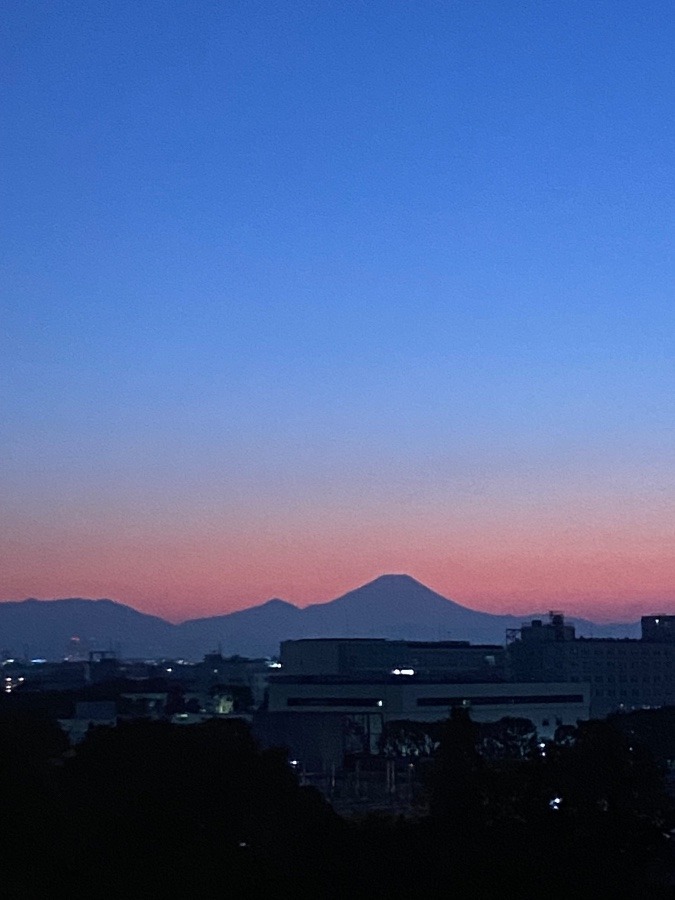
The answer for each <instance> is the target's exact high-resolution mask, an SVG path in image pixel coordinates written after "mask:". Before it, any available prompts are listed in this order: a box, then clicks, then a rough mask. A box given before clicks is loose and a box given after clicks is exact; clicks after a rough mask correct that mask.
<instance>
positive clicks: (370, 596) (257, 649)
mask: <svg viewBox="0 0 675 900" xmlns="http://www.w3.org/2000/svg"><path fill="white" fill-rule="evenodd" d="M541 616H542V613H541V612H540V613H538V614H537V613H535V614H532V615H529V616H500V615H492V614H491V613H485V612H479V611H478V610H473V609H469V608H467V607H465V606H461V605H460V604H458V603H455V602H454V601H452V600H448V599H447V598H446V597H442V596H441V595H440V594H437V593H435V592H434V591H432V590H430V589H429V588H428V587H425V585H423V584H421V583H420V582H419V581H416V580H415V579H414V578H411V577H410V576H409V575H383V576H381V577H380V578H376V579H375V580H374V581H371V582H369V583H368V584H365V585H363V586H362V587H359V588H356V590H353V591H349V593H347V594H344V595H343V596H341V597H337V598H336V599H334V600H331V601H329V602H327V603H317V604H314V605H313V606H308V607H306V608H305V609H300V608H298V607H297V606H294V605H293V604H292V603H287V602H285V601H284V600H279V599H274V600H269V601H267V603H263V604H261V605H260V606H254V607H251V608H249V609H244V610H240V611H238V612H234V613H229V614H227V615H222V616H210V617H208V618H202V619H190V620H188V621H186V622H183V623H182V624H180V625H173V624H171V623H170V622H166V621H165V620H164V619H160V618H158V617H157V616H149V615H146V614H145V613H141V612H138V611H137V610H135V609H132V608H131V607H128V606H125V605H124V604H122V603H116V602H114V601H112V600H82V599H67V600H32V599H31V600H22V601H7V602H3V603H0V650H3V651H9V652H10V653H11V655H15V656H26V655H29V656H31V657H45V658H47V659H61V658H63V656H64V655H65V654H66V652H67V647H68V642H69V641H70V639H71V638H72V637H73V636H74V635H77V636H78V637H79V638H80V640H81V642H82V644H83V645H84V646H86V647H88V648H89V649H92V650H108V649H112V650H116V651H117V653H118V654H120V655H121V656H125V657H132V658H145V657H147V658H153V657H160V656H166V657H172V658H176V657H182V658H185V659H195V660H197V659H201V658H202V656H203V655H204V654H205V653H208V652H210V651H212V650H216V649H220V650H221V651H222V653H223V654H225V655H231V654H235V653H238V654H240V655H242V656H272V655H275V654H277V653H278V651H279V643H280V642H281V641H282V640H285V639H288V638H302V637H384V638H392V639H407V640H431V641H434V640H467V641H471V642H472V643H489V644H502V643H504V638H505V634H506V629H507V628H518V627H519V626H520V625H521V624H522V623H523V622H527V621H528V620H529V619H531V618H537V617H541ZM569 621H570V623H572V624H574V625H575V626H576V628H577V634H579V635H583V636H595V637H600V636H603V637H638V636H639V624H638V623H632V624H616V625H598V624H595V623H593V622H589V621H587V620H584V619H570V620H569Z"/></svg>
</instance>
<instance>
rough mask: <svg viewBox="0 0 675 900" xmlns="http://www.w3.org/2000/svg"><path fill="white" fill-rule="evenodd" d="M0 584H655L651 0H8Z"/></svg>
mask: <svg viewBox="0 0 675 900" xmlns="http://www.w3.org/2000/svg"><path fill="white" fill-rule="evenodd" d="M3 19H4V25H3V32H2V36H1V37H0V41H1V44H2V46H1V47H0V51H1V52H0V58H1V60H2V63H1V68H2V83H3V90H2V95H1V99H0V117H1V120H2V122H3V126H2V133H3V134H2V151H1V153H2V157H1V165H0V179H1V190H2V197H1V199H0V203H1V208H2V211H3V212H2V216H1V225H0V227H1V229H2V230H1V239H0V240H1V251H2V260H1V262H2V267H1V268H2V274H0V304H1V307H0V309H1V328H0V345H1V346H0V379H1V381H0V383H1V384H2V392H1V403H2V410H1V416H0V426H1V430H2V433H1V446H0V466H1V469H2V482H1V485H0V491H1V493H0V519H1V525H2V532H1V536H0V598H2V599H21V598H23V597H26V596H37V597H45V598H47V597H57V596H87V597H101V596H106V597H112V598H113V599H117V600H120V601H122V602H125V603H129V604H130V605H132V606H135V607H136V608H138V609H142V610H144V611H147V612H153V613H157V614H159V615H163V616H166V617H167V618H171V619H173V620H181V619H184V618H188V617H192V616H196V615H208V614H213V613H219V612H229V611H231V610H234V609H237V608H241V607H245V606H249V605H252V604H254V603H259V602H262V601H264V600H266V599H268V598H269V597H271V596H281V597H283V598H285V599H287V600H290V601H292V602H295V603H297V604H299V605H305V604H307V603H310V602H317V601H322V600H327V599H331V598H332V597H334V596H337V595H338V594H340V593H343V592H345V591H346V590H349V589H351V588H353V587H356V586H357V585H358V584H360V583H363V582H364V581H367V580H369V579H371V578H374V577H376V576H377V575H379V574H382V573H385V572H407V573H409V574H411V575H413V576H414V577H416V578H418V579H419V580H420V581H423V582H425V583H426V584H428V585H429V586H430V587H432V588H434V589H435V590H438V591H439V592H440V593H442V594H444V595H445V596H449V597H452V598H453V599H455V600H457V601H458V602H460V603H464V604H465V605H469V606H473V607H475V608H479V609H484V610H488V611H492V612H515V613H523V614H526V613H529V612H534V611H541V610H545V609H548V608H549V607H551V606H555V607H559V608H561V609H563V610H565V611H566V612H567V613H569V614H581V615H586V616H589V617H594V618H597V619H598V620H602V619H605V620H608V619H614V620H618V619H622V618H635V617H636V616H638V615H640V614H641V613H646V612H659V611H670V612H674V611H675V541H674V538H675V298H674V294H673V285H674V284H675V279H674V274H675V273H674V268H675V267H674V265H673V260H674V254H673V241H672V234H673V222H674V221H675V209H674V206H675V203H674V202H673V201H674V197H675V177H674V172H675V165H674V163H675V159H674V155H675V154H674V149H673V148H674V146H675V126H674V124H673V123H674V117H673V110H674V109H675V64H674V57H673V53H672V46H673V39H674V38H675V6H674V5H673V3H672V2H671V0H650V2H649V3H644V2H643V0H594V2H592V3H589V2H588V0H566V2H559V3H555V2H547V0H538V2H526V0H518V2H517V3H515V2H514V3H504V2H503V0H454V2H453V0H350V2H338V0H304V2H303V0H283V2H270V0H259V2H257V0H227V2H222V0H217V2H216V0H213V2H211V0H199V2H197V0H75V2H65V0H35V2H31V3H26V2H25V0H5V3H4V4H3Z"/></svg>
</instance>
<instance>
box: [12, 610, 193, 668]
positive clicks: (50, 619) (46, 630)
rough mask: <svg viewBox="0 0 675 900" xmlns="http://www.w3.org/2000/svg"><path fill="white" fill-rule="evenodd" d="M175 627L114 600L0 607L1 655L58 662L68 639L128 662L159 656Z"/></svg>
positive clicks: (66, 648)
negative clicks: (139, 658)
mask: <svg viewBox="0 0 675 900" xmlns="http://www.w3.org/2000/svg"><path fill="white" fill-rule="evenodd" d="M174 627H175V626H173V625H171V624H170V623H169V622H165V621H164V619H160V618H158V617H157V616H149V615H147V614H146V613H141V612H138V610H135V609H132V608H131V607H130V606H125V605H124V604H123V603H117V602H115V601H114V600H83V599H81V598H79V597H78V598H75V597H71V598H68V599H66V600H34V599H30V600H22V601H7V602H2V603H0V650H1V651H2V653H3V655H4V654H5V653H6V652H9V653H10V655H12V656H29V657H31V658H36V657H44V658H46V659H62V658H63V657H64V656H65V655H66V654H67V652H68V645H69V642H70V640H71V638H73V637H75V636H76V637H78V638H79V639H80V642H81V645H82V647H83V648H87V649H89V650H116V651H117V652H120V653H124V655H125V656H130V657H136V656H138V657H143V656H148V657H154V656H160V655H162V653H163V652H164V651H163V648H164V647H165V646H167V644H168V643H169V642H170V640H171V635H172V629H173V628H174Z"/></svg>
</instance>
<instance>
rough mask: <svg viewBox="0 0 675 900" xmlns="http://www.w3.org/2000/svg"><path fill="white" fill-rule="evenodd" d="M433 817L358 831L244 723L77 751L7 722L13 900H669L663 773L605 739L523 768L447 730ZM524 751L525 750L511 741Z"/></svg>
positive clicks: (170, 731) (103, 736)
mask: <svg viewBox="0 0 675 900" xmlns="http://www.w3.org/2000/svg"><path fill="white" fill-rule="evenodd" d="M437 743H438V746H437V748H436V751H435V754H434V757H433V762H432V763H431V764H430V766H429V775H428V798H429V806H428V813H427V814H426V815H424V816H421V817H418V818H416V819H414V820H412V819H403V818H392V817H387V816H370V817H367V818H365V819H361V820H346V819H343V818H340V817H339V816H337V815H336V814H335V812H334V811H333V810H332V808H331V807H330V806H329V805H328V803H327V802H326V801H325V800H324V799H323V798H322V797H321V795H320V794H319V793H318V792H316V791H315V790H314V789H312V788H308V787H303V786H301V785H300V784H299V783H298V779H297V776H296V774H295V772H294V771H293V769H292V768H291V767H290V766H289V765H288V763H287V760H286V756H285V754H284V753H283V752H282V751H277V750H262V749H260V748H259V747H258V746H257V745H256V743H255V742H254V740H253V739H252V737H251V734H250V731H249V729H248V727H247V726H246V725H245V724H244V723H242V722H240V721H237V720H230V721H227V720H218V721H216V720H214V721H209V722H206V723H203V724H200V725H193V726H176V725H171V724H169V723H168V722H147V721H138V722H128V723H121V724H120V725H119V726H118V727H117V728H103V727H101V728H95V729H92V730H91V731H90V732H89V734H88V735H87V738H86V739H85V741H84V742H83V743H82V744H81V745H79V746H78V747H77V748H76V749H71V748H69V747H68V744H67V742H66V739H65V737H64V736H63V733H62V732H61V731H60V729H59V728H58V727H57V726H56V725H54V724H53V723H52V722H50V721H49V720H47V719H40V718H38V717H36V715H34V714H18V713H13V714H5V715H4V717H3V718H2V719H0V802H1V803H2V810H3V822H4V829H3V839H2V854H3V867H2V872H1V875H0V878H1V880H2V886H3V888H4V890H5V893H6V895H7V896H9V895H11V894H13V893H20V894H22V895H24V896H38V894H43V895H45V894H46V895H49V894H51V893H53V892H54V891H55V890H61V889H62V890H64V891H66V893H68V894H69V895H70V896H71V897H79V896H85V895H87V896H92V895H94V896H95V895H96V894H97V893H101V894H104V895H107V896H108V895H109V896H120V897H121V896H126V897H143V898H152V897H158V898H159V897H163V898H166V897H178V896H186V895H188V896H192V897H197V898H200V897H228V896H229V897H237V898H238V897H251V898H260V897H263V896H266V895H273V896H276V897H291V896H295V895H296V894H299V893H300V892H303V893H304V894H305V895H309V896H314V897H316V898H323V897H345V896H355V897H359V896H369V897H382V898H384V897H387V898H410V897H418V896H419V897H425V896H426V897H448V896H453V894H454V896H456V897H461V898H471V897H476V898H479V897H507V896H508V897H511V896H513V897H519V898H526V897H535V896H536V897H541V896H572V895H573V893H574V892H576V893H579V894H580V895H581V896H588V895H589V892H590V891H592V892H593V894H595V896H596V897H608V898H609V897H612V898H615V897H616V898H620V897H626V898H628V897H635V898H637V897H645V896H649V897H659V896H663V897H670V896H672V895H673V888H672V885H671V883H670V871H671V867H672V857H671V851H670V843H671V841H670V838H669V837H667V835H668V834H669V831H670V828H671V827H672V812H671V806H670V802H669V800H668V796H667V793H666V791H665V787H664V778H663V771H662V769H661V768H660V767H659V766H658V765H657V764H656V763H655V762H654V761H653V758H652V757H651V756H650V754H649V753H648V752H647V751H646V750H645V749H643V748H642V746H640V745H638V744H636V743H634V742H632V738H631V737H630V736H629V735H626V734H622V733H621V732H620V731H619V730H617V729H616V728H614V727H613V726H611V725H610V724H608V723H604V722H589V723H585V724H583V725H581V726H580V727H579V729H577V730H576V731H574V732H573V733H572V732H571V731H570V730H567V731H566V732H564V733H560V734H559V735H558V739H557V740H556V741H550V742H548V743H547V744H546V745H545V747H543V748H542V747H540V746H539V743H537V744H536V745H535V746H533V747H530V748H529V749H528V751H527V753H524V754H523V753H522V752H521V750H520V749H515V750H514V752H513V753H508V754H506V753H504V752H502V751H499V752H498V753H496V754H493V755H492V756H490V755H489V754H486V753H485V752H481V751H482V750H483V751H484V747H483V746H482V744H481V739H480V738H479V732H478V729H477V726H476V725H475V724H474V723H473V722H472V721H471V720H470V718H469V717H468V716H467V715H466V714H463V713H461V712H458V713H456V714H454V715H453V717H452V718H451V719H450V720H448V721H447V722H446V723H445V724H444V725H443V727H442V729H441V731H440V734H439V740H438V742H437ZM516 745H518V746H519V747H521V749H522V742H520V743H519V742H517V741H516V742H515V744H514V747H516Z"/></svg>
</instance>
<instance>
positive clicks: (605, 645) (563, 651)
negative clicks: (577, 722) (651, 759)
mask: <svg viewBox="0 0 675 900" xmlns="http://www.w3.org/2000/svg"><path fill="white" fill-rule="evenodd" d="M507 653H508V657H509V666H510V671H511V677H512V678H513V679H514V680H515V681H523V682H527V681H531V682H535V681H536V682H554V681H555V682H558V681H566V682H571V683H577V682H579V683H587V684H589V685H590V689H591V694H590V702H591V709H590V712H591V716H592V717H594V718H603V717H604V716H607V715H608V714H609V713H612V712H615V711H617V710H621V709H626V710H629V709H639V708H642V707H654V706H669V705H672V704H675V616H644V617H643V619H642V637H641V638H640V640H634V639H630V638H626V639H623V640H616V639H612V638H578V637H576V634H575V631H574V627H573V626H572V625H568V624H566V623H565V620H564V617H563V616H562V614H561V613H551V614H550V619H549V621H548V622H543V621H541V620H538V619H535V620H533V621H532V622H531V623H530V624H529V625H523V627H522V628H520V629H517V630H516V631H512V632H510V633H509V636H508V643H507Z"/></svg>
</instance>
